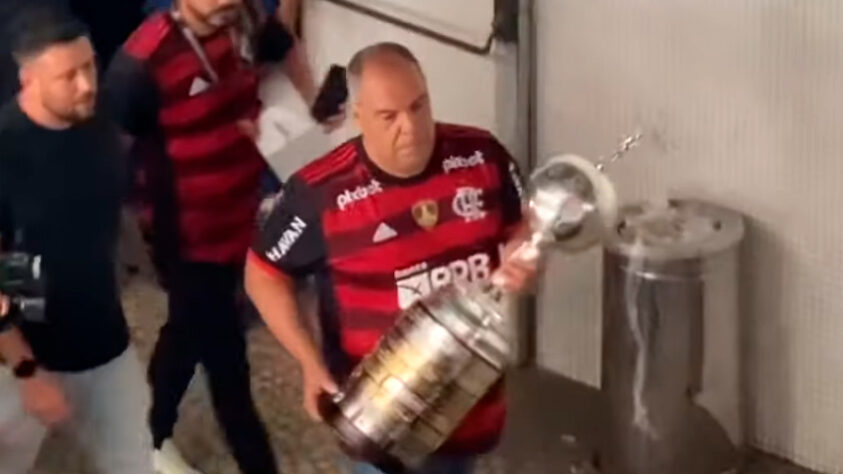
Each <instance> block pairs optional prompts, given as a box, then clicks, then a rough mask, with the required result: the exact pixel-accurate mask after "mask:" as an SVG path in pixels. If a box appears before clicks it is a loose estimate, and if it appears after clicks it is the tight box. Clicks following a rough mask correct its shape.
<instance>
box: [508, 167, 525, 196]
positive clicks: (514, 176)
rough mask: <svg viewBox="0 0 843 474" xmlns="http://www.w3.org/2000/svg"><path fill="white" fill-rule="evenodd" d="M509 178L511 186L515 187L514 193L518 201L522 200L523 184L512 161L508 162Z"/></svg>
mask: <svg viewBox="0 0 843 474" xmlns="http://www.w3.org/2000/svg"><path fill="white" fill-rule="evenodd" d="M509 178H510V179H511V180H512V184H513V185H515V191H516V192H517V193H518V198H519V199H524V183H522V182H521V176H520V175H519V174H518V168H517V167H516V166H515V163H513V162H512V161H510V162H509Z"/></svg>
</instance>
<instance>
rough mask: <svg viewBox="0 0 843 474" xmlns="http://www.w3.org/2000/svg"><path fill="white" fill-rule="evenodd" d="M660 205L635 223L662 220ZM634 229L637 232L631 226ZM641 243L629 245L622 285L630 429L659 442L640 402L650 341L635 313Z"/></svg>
mask: <svg viewBox="0 0 843 474" xmlns="http://www.w3.org/2000/svg"><path fill="white" fill-rule="evenodd" d="M662 204H663V203H656V204H655V205H654V206H652V207H650V208H649V209H648V210H647V211H645V212H644V214H642V215H641V216H638V218H637V219H636V220H637V221H648V220H653V219H659V218H660V216H663V215H664V213H665V211H668V212H669V208H668V209H666V207H665V206H663V205H662ZM632 227H634V228H639V227H638V226H637V225H633V226H632ZM645 246H646V244H645V239H644V236H643V235H641V234H636V235H635V240H634V241H633V244H632V251H631V252H630V262H629V269H628V271H627V276H626V284H625V286H624V301H626V305H627V306H626V314H627V318H628V319H629V328H630V331H631V332H632V337H633V339H634V341H635V344H636V346H637V351H636V356H635V372H634V373H633V381H632V383H633V387H632V404H633V421H632V423H633V426H635V427H636V428H638V429H639V430H640V431H641V432H642V433H644V434H645V435H647V436H649V437H650V438H651V439H659V437H660V436H659V433H658V432H657V430H656V428H655V426H653V423H652V421H651V419H650V413H649V410H648V408H647V405H646V403H645V402H644V388H645V385H646V383H647V372H648V369H649V367H648V364H647V355H648V354H649V352H650V341H649V340H648V338H647V337H646V334H645V331H644V328H643V324H642V323H643V322H642V317H643V318H646V317H647V315H646V314H645V315H642V314H641V312H640V311H639V305H638V301H639V296H640V294H641V283H642V279H641V277H640V274H641V273H642V272H643V271H644V258H645V257H644V247H645Z"/></svg>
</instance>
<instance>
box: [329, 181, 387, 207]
mask: <svg viewBox="0 0 843 474" xmlns="http://www.w3.org/2000/svg"><path fill="white" fill-rule="evenodd" d="M382 192H383V186H382V185H381V183H380V181H378V180H376V179H373V180H372V181H370V182H369V184H366V185H363V186H357V187H356V188H354V189H346V190H345V191H343V192H342V193H341V194H340V195H338V196H337V207H338V208H339V210H341V211H344V210H345V208H346V207H348V206H349V205H351V204H352V203H354V202H357V201H361V200H363V199H366V198H368V197H372V196H374V195H375V194H380V193H382Z"/></svg>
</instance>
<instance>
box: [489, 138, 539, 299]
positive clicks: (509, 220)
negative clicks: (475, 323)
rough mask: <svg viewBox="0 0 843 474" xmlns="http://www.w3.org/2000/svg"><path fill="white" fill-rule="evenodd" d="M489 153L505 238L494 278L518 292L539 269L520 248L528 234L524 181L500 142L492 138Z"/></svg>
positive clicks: (536, 263) (523, 289) (525, 288)
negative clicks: (495, 173) (498, 186)
mask: <svg viewBox="0 0 843 474" xmlns="http://www.w3.org/2000/svg"><path fill="white" fill-rule="evenodd" d="M490 153H491V154H492V156H494V157H495V158H496V159H497V160H498V173H499V174H500V180H501V194H500V195H501V211H502V217H503V224H504V236H503V237H504V239H505V240H506V245H505V247H504V251H503V255H502V256H501V265H500V266H499V267H498V269H497V270H496V271H495V275H494V277H493V278H494V279H495V281H496V282H497V283H498V284H500V285H502V286H503V287H504V288H505V289H507V290H508V291H511V292H513V293H521V292H524V291H528V290H529V289H530V288H532V287H533V284H534V282H535V279H536V276H537V274H538V271H539V270H538V268H539V262H537V261H535V260H534V259H531V258H523V255H521V254H520V251H519V248H520V247H521V246H522V245H523V244H524V243H525V242H526V241H527V240H528V239H529V238H530V227H529V223H528V222H527V221H526V220H525V219H524V218H523V215H524V213H523V206H524V202H523V200H524V184H523V180H522V179H521V173H520V170H519V169H518V164H517V163H516V162H515V159H513V158H512V156H511V155H510V154H509V152H508V151H507V150H506V148H505V147H504V146H503V145H501V144H500V143H498V142H497V141H495V142H494V144H493V146H492V150H491V151H490Z"/></svg>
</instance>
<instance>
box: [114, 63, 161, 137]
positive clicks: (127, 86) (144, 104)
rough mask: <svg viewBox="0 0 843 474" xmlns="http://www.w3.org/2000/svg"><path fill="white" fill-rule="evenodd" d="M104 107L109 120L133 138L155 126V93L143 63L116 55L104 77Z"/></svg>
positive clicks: (156, 112) (146, 132)
mask: <svg viewBox="0 0 843 474" xmlns="http://www.w3.org/2000/svg"><path fill="white" fill-rule="evenodd" d="M104 89H105V95H104V100H105V105H106V109H107V112H108V114H109V115H110V117H111V118H112V119H113V120H114V121H115V122H116V123H117V125H118V126H120V128H121V129H122V130H123V131H124V132H126V133H128V134H129V135H132V136H135V137H137V136H142V135H146V134H148V133H150V132H151V131H152V130H154V129H155V128H157V126H158V90H157V88H156V86H155V82H154V81H153V79H152V77H150V75H149V73H148V72H147V70H146V67H145V65H144V63H143V62H142V61H141V60H139V59H137V58H135V57H133V56H131V55H130V54H128V53H127V52H126V51H123V50H121V51H118V52H117V54H115V55H114V59H112V61H111V64H110V66H109V68H108V72H107V73H106V76H105V87H104Z"/></svg>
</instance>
